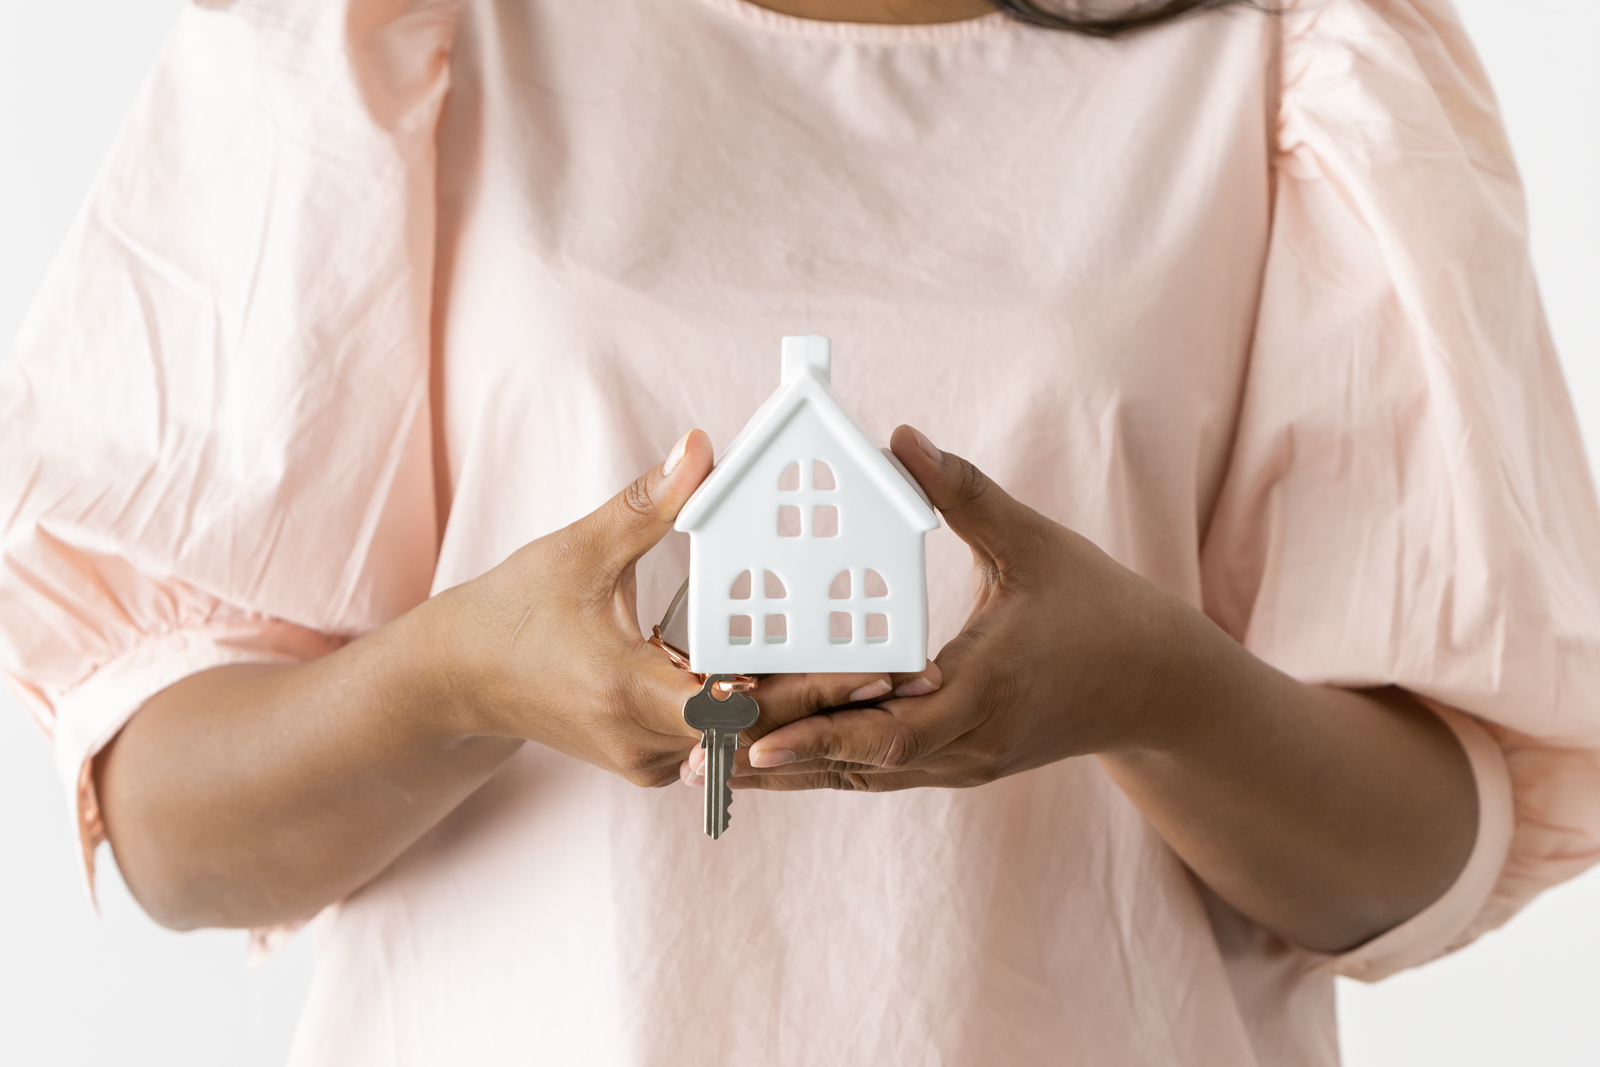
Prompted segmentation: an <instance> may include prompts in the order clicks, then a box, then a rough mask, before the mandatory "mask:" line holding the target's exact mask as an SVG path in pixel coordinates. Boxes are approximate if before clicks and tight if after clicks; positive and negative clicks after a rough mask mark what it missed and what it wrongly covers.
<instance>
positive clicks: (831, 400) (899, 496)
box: [675, 337, 939, 533]
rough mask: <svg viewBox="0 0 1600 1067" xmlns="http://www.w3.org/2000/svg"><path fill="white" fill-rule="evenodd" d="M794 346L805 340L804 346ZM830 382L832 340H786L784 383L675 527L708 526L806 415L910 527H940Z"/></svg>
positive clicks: (905, 476) (913, 483) (918, 490)
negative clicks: (771, 449)
mask: <svg viewBox="0 0 1600 1067" xmlns="http://www.w3.org/2000/svg"><path fill="white" fill-rule="evenodd" d="M793 342H802V343H804V345H805V347H804V348H802V346H801V345H799V344H794V343H793ZM817 342H821V344H818V343H817ZM796 349H800V350H801V352H802V353H803V355H801V356H799V357H796V356H793V355H791V353H793V352H794V351H795V350H796ZM819 350H820V352H819ZM830 378H831V360H830V359H829V358H828V350H827V338H825V337H805V338H796V337H786V338H784V375H783V382H782V384H780V385H779V387H778V389H777V391H776V392H774V393H773V394H772V396H770V397H769V398H768V399H767V402H766V403H764V404H762V405H761V407H760V408H759V409H758V410H757V411H756V413H755V415H754V416H752V417H751V419H750V421H749V422H748V423H746V424H745V427H744V429H743V430H741V431H739V435H738V436H737V437H735V438H734V439H733V442H732V443H731V444H730V445H729V446H728V449H727V451H726V452H725V453H724V454H723V457H722V461H721V462H719V463H718V464H717V465H716V466H715V467H714V468H712V471H711V473H710V474H709V475H707V476H706V480H705V481H704V482H702V483H700V488H698V489H697V490H695V492H694V495H693V496H691V497H690V498H689V500H688V502H687V503H685V504H684V506H683V510H682V511H680V512H679V513H678V521H677V523H676V524H675V526H676V528H677V529H678V530H681V531H685V532H690V533H692V532H694V531H696V530H698V529H700V528H701V527H702V526H704V524H705V523H706V522H707V521H708V520H709V519H710V518H711V516H712V515H713V514H715V512H716V511H717V509H718V507H720V506H721V504H722V502H723V501H724V500H725V499H727V497H728V495H729V494H730V493H732V492H733V491H734V489H735V487H737V486H738V485H739V483H740V482H742V481H743V480H744V478H745V477H746V475H747V474H748V473H749V471H750V467H751V465H752V464H753V463H755V461H756V460H757V458H758V457H760V456H761V455H763V454H764V453H765V452H766V449H767V447H768V446H769V445H770V444H771V443H772V440H773V438H774V437H776V436H777V435H778V433H779V432H780V431H782V430H783V428H784V427H785V426H787V425H788V424H789V423H790V421H791V420H793V419H795V418H797V417H800V416H801V412H802V411H805V412H806V414H807V415H809V416H811V417H813V418H815V419H817V420H818V421H819V422H820V423H821V425H822V426H823V427H824V428H825V429H826V431H827V432H828V433H829V435H830V436H831V437H832V438H833V439H834V441H835V442H836V443H837V445H838V446H839V448H840V449H842V450H843V451H844V452H846V453H847V454H848V455H849V456H850V457H851V458H852V459H853V460H854V461H855V462H856V464H857V465H858V466H859V467H860V469H861V470H862V471H863V473H864V474H865V475H866V477H867V479H868V481H869V482H870V483H871V484H872V486H873V487H875V488H876V489H877V490H878V491H879V492H881V493H882V494H883V495H884V496H885V497H886V498H887V499H888V500H889V501H890V502H891V503H892V504H893V505H894V508H895V511H896V512H897V513H898V514H899V515H900V516H901V517H902V518H903V519H904V520H905V522H906V524H907V526H908V527H909V528H910V529H913V530H917V531H920V532H922V533H926V532H928V531H929V530H935V529H938V527H939V517H938V515H937V513H935V512H934V510H933V507H932V505H931V503H930V502H929V500H928V496H927V494H926V493H924V492H923V491H922V487H921V486H919V485H918V484H917V483H916V479H914V478H912V477H911V474H910V472H909V471H907V470H906V469H905V467H904V465H902V464H901V462H900V461H899V460H898V459H897V458H895V456H894V453H892V452H890V451H889V450H888V449H886V448H885V449H879V448H878V447H876V446H875V445H873V443H872V441H871V439H870V438H869V437H868V436H867V433H866V431H865V430H863V429H862V428H861V424H860V423H859V422H858V421H857V420H856V419H855V417H854V416H852V415H851V414H850V411H849V409H848V408H847V407H846V406H845V405H844V403H843V402H842V401H841V400H840V399H839V397H838V396H837V395H836V394H835V393H834V392H833V389H832V387H831V386H830V384H829V381H830ZM763 495H764V494H763Z"/></svg>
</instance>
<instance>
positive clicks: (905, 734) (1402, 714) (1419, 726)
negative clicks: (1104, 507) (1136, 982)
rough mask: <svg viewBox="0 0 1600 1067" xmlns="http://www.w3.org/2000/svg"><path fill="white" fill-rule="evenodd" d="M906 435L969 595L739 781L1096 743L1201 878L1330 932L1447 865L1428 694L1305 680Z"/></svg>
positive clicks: (1387, 922) (922, 774)
mask: <svg viewBox="0 0 1600 1067" xmlns="http://www.w3.org/2000/svg"><path fill="white" fill-rule="evenodd" d="M893 443H894V451H895V455H897V456H898V457H900V460H901V462H903V463H904V464H905V465H906V467H907V469H909V470H910V471H911V473H912V474H913V475H914V476H915V477H916V479H917V481H918V482H920V483H921V484H922V487H923V488H924V489H925V490H927V493H928V496H929V497H930V498H931V499H932V500H933V502H934V504H935V505H936V506H937V507H938V508H939V510H940V511H941V512H942V513H943V514H944V518H945V520H946V521H947V522H948V523H949V524H950V528H951V529H952V530H954V531H955V532H956V533H957V534H958V535H960V537H961V538H962V540H964V541H966V542H967V544H968V545H969V546H971V548H972V555H973V561H974V564H975V566H974V568H973V580H974V582H975V585H976V588H975V590H974V592H975V594H976V595H975V597H974V600H975V603H974V607H973V610H972V615H971V616H970V617H969V618H968V619H967V624H966V626H965V628H964V629H963V630H962V631H961V633H960V635H959V636H957V637H956V638H955V640H953V641H951V642H950V643H949V644H948V645H946V646H945V647H944V648H943V649H942V650H941V651H940V653H939V658H938V661H937V663H936V664H933V665H930V666H929V668H928V670H927V671H926V672H924V676H913V677H911V678H909V679H904V680H902V679H895V681H897V682H898V683H899V684H898V688H897V689H896V690H895V691H894V699H890V700H887V701H886V702H884V703H883V704H881V705H879V706H877V707H868V708H861V709H851V710H840V711H834V712H829V713H824V714H818V715H813V716H811V717H809V718H803V719H798V720H796V721H794V722H790V723H788V724H787V725H784V726H780V727H778V728H777V729H775V730H773V731H772V732H771V733H769V734H767V735H766V736H764V737H761V738H760V739H758V740H757V741H756V742H755V743H754V744H753V745H752V746H751V747H750V749H749V750H748V752H740V753H739V754H738V756H737V757H736V759H737V762H738V770H737V771H736V774H737V777H735V778H734V784H735V785H736V786H737V787H739V788H741V789H819V788H832V789H854V790H866V791H885V790H891V789H905V788H909V787H912V786H970V785H980V784H982V783H984V782H990V781H993V780H994V779H996V778H1002V777H1004V776H1006V775H1008V774H1016V773H1017V772H1018V771H1025V770H1028V769H1030V768H1033V767H1039V766H1042V765H1044V764H1047V763H1052V762H1055V761H1056V760H1061V759H1065V758H1067V757H1069V756H1078V755H1084V754H1087V753H1095V754H1096V755H1097V756H1098V758H1099V763H1100V766H1101V767H1102V768H1103V769H1104V770H1105V771H1106V772H1107V773H1108V774H1109V775H1110V776H1111V778H1112V779H1113V780H1115V781H1116V783H1117V784H1118V785H1119V786H1120V787H1121V789H1122V791H1123V792H1124V793H1125V794H1126V795H1127V796H1128V798H1129V799H1130V800H1132V801H1133V803H1134V805H1135V806H1137V807H1138V808H1139V810H1140V812H1141V813H1143V815H1144V816H1145V818H1146V819H1148V820H1149V821H1150V823H1151V825H1152V826H1153V827H1154V828H1155V829H1156V831H1157V832H1158V833H1160V834H1161V836H1162V837H1163V838H1164V839H1165V840H1166V842H1167V844H1169V845H1170V846H1172V848H1173V850H1174V851H1176V852H1177V854H1178V855H1179V856H1180V857H1181V858H1182V859H1183V861H1184V862H1185V863H1186V864H1188V866H1189V868H1190V869H1191V870H1193V871H1194V872H1195V874H1197V875H1198V876H1199V877H1200V878H1201V879H1202V880H1203V881H1205V882H1206V884H1207V885H1209V886H1210V887H1211V888H1212V889H1213V890H1215V891H1216V892H1217V893H1218V894H1219V895H1220V896H1221V897H1222V898H1223V899H1225V900H1227V901H1228V902H1229V903H1231V904H1232V905H1233V906H1234V907H1236V908H1237V909H1239V911H1241V912H1243V913H1244V914H1245V915H1247V916H1249V917H1250V918H1252V919H1254V920H1255V921H1256V922H1258V923H1260V924H1261V925H1262V926H1264V927H1266V928H1267V929H1268V930H1272V931H1273V932H1275V933H1277V934H1279V935H1281V936H1283V937H1284V938H1286V939H1287V940H1289V941H1291V942H1293V943H1295V944H1298V945H1301V946H1303V947H1305V948H1310V949H1314V950H1317V951H1321V952H1339V951H1344V950H1345V949H1348V948H1349V947H1351V946H1353V945H1357V944H1360V943H1361V942H1363V941H1366V940H1367V939H1369V938H1371V937H1373V936H1375V935H1377V934H1379V933H1381V932H1383V931H1384V930H1387V929H1390V928H1392V927H1393V926H1394V925H1395V924H1396V923H1399V922H1401V921H1403V920H1405V919H1407V918H1409V917H1410V916H1412V915H1415V914H1417V913H1418V912H1419V911H1421V910H1422V908H1423V907H1425V906H1426V905H1427V904H1428V903H1429V902H1431V901H1433V900H1436V899H1438V897H1439V896H1440V894H1442V893H1443V892H1444V891H1445V889H1446V888H1447V887H1448V886H1449V885H1450V884H1451V882H1453V881H1454V880H1455V878H1456V876H1457V874H1458V873H1459V872H1460V871H1461V869H1462V866H1463V865H1464V864H1465V863H1466V861H1467V856H1468V855H1469V854H1470V853H1471V851H1472V846H1473V842H1474V841H1475V840H1476V837H1477V827H1478V812H1477V784H1476V779H1475V776H1474V773H1473V770H1472V767H1471V765H1470V763H1469V762H1468V759H1467V756H1466V753H1465V751H1464V750H1463V748H1462V746H1461V743H1460V742H1458V741H1457V739H1456V736H1455V734H1454V732H1453V731H1452V730H1451V729H1450V728H1449V727H1448V726H1447V725H1446V724H1445V722H1444V721H1443V720H1442V719H1441V718H1440V717H1439V716H1438V715H1436V714H1435V713H1434V712H1433V711H1432V710H1430V709H1429V708H1427V707H1426V706H1424V705H1423V704H1421V703H1419V702H1418V701H1417V700H1416V699H1414V698H1413V697H1411V696H1410V695H1409V694H1407V693H1405V692H1403V691H1401V690H1398V689H1392V688H1388V689H1372V690H1350V689H1340V688H1336V687H1332V686H1320V685H1307V684H1305V683H1303V682H1300V681H1298V680H1296V679H1295V678H1292V677H1290V676H1289V675H1287V674H1284V673H1283V672H1281V671H1279V670H1276V669H1275V668H1273V667H1272V666H1271V665H1270V664H1267V663H1265V662H1263V661H1262V660H1260V659H1258V658H1256V657H1255V656H1253V655H1251V653H1250V652H1249V650H1247V649H1245V648H1244V647H1243V646H1242V645H1240V644H1239V643H1238V642H1236V641H1234V640H1233V639H1232V638H1231V637H1229V636H1228V635H1227V634H1226V633H1224V632H1223V631H1222V630H1221V628H1219V627H1218V626H1216V625H1215V624H1214V623H1212V622H1211V620H1209V619H1207V618H1206V617H1205V615H1203V614H1202V613H1201V612H1200V611H1199V610H1197V609H1196V608H1194V607H1193V606H1191V605H1190V604H1188V603H1186V602H1185V601H1183V600H1182V599H1181V598H1179V597H1177V596H1176V595H1173V594H1171V593H1167V592H1164V591H1163V590H1161V589H1159V588H1157V587H1156V586H1155V585H1154V584H1152V583H1151V582H1149V581H1147V580H1145V579H1143V578H1140V577H1139V576H1138V575H1136V574H1134V573H1132V572H1131V571H1129V570H1127V569H1126V568H1124V567H1122V566H1120V565H1119V564H1117V563H1116V562H1115V561H1113V560H1112V559H1111V558H1110V557H1109V556H1107V555H1106V554H1105V553H1103V552H1101V551H1100V550H1099V549H1097V548H1096V547H1095V546H1094V545H1092V544H1090V543H1089V542H1088V541H1087V540H1085V539H1084V538H1082V537H1080V536H1078V535H1077V534H1075V533H1073V532H1072V531H1071V530H1068V529H1066V528H1065V527H1063V526H1061V525H1060V524H1059V523H1055V522H1052V521H1050V520H1049V519H1047V518H1045V517H1044V516H1042V515H1040V514H1039V513H1038V512H1036V511H1034V510H1033V509H1032V508H1029V507H1026V506H1025V505H1023V504H1021V503H1018V502H1017V501H1016V500H1013V499H1012V498H1011V497H1010V496H1008V495H1007V494H1006V492H1005V491H1004V490H1003V489H1001V488H1000V487H999V486H997V485H995V484H994V483H993V482H991V481H989V480H988V479H987V478H985V477H984V475H983V473H982V472H981V471H979V470H978V469H977V468H976V467H974V466H972V464H970V463H968V462H967V461H966V460H963V459H961V458H960V457H958V456H951V455H943V454H941V453H940V452H939V450H938V449H936V448H934V447H933V445H931V444H929V443H928V442H927V440H926V438H923V437H922V436H921V435H919V434H917V433H916V431H914V430H912V429H910V428H909V427H905V426H902V427H901V428H900V429H899V430H897V431H896V432H895V435H894V442H893ZM941 680H942V682H943V685H942V686H938V683H939V682H940V681H941ZM936 687H937V688H936ZM919 694H920V695H919ZM697 769H698V768H691V770H697ZM696 777H698V776H697V775H690V781H691V782H693V781H694V779H695V778H696Z"/></svg>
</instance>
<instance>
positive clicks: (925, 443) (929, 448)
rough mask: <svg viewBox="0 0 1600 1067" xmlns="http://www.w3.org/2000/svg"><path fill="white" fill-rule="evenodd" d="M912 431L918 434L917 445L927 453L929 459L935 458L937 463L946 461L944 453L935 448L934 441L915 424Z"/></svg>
mask: <svg viewBox="0 0 1600 1067" xmlns="http://www.w3.org/2000/svg"><path fill="white" fill-rule="evenodd" d="M911 432H912V434H913V435H915V436H916V439H917V447H918V448H920V449H922V451H923V452H925V453H927V455H928V458H929V459H931V460H933V461H934V462H935V463H943V462H944V453H943V452H940V451H939V450H938V449H937V448H935V447H934V446H933V442H932V441H930V440H928V438H927V436H926V435H925V434H924V433H923V432H922V431H921V430H919V429H917V428H916V427H915V426H913V427H911Z"/></svg>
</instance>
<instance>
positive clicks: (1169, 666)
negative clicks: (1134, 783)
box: [1108, 592, 1249, 754]
mask: <svg viewBox="0 0 1600 1067" xmlns="http://www.w3.org/2000/svg"><path fill="white" fill-rule="evenodd" d="M1153 601H1154V602H1153V603H1151V604H1149V605H1148V606H1147V607H1146V609H1145V611H1144V613H1143V619H1142V625H1141V626H1140V627H1139V637H1138V638H1136V640H1135V642H1134V645H1135V648H1136V653H1135V655H1134V656H1133V657H1132V662H1133V666H1132V669H1131V670H1130V671H1129V674H1128V677H1129V678H1130V679H1131V680H1132V684H1131V686H1130V691H1129V698H1128V706H1127V710H1126V713H1125V716H1124V720H1125V723H1126V727H1125V729H1124V730H1122V731H1121V732H1120V736H1119V738H1118V740H1117V744H1116V745H1115V746H1114V747H1112V748H1110V749H1108V751H1111V752H1118V753H1128V754H1132V753H1140V752H1142V753H1168V754H1172V753H1176V752H1178V751H1180V750H1182V749H1184V748H1185V747H1187V746H1188V745H1189V744H1191V743H1192V741H1193V736H1194V732H1195V730H1196V729H1204V728H1206V727H1207V724H1208V723H1212V720H1214V717H1215V716H1216V715H1218V714H1223V713H1225V710H1226V708H1225V705H1226V701H1223V700H1219V699H1217V697H1218V694H1219V693H1220V692H1223V691H1226V690H1227V689H1228V688H1229V687H1230V682H1229V679H1230V678H1232V679H1233V684H1235V685H1237V684H1242V683H1243V681H1244V678H1243V677H1242V675H1243V673H1244V671H1243V670H1242V668H1241V665H1240V663H1239V660H1240V659H1241V658H1242V659H1246V660H1247V659H1248V658H1249V654H1248V653H1247V652H1245V651H1244V649H1243V648H1241V647H1240V646H1239V645H1238V644H1237V643H1236V642H1234V641H1233V639H1232V638H1230V637H1229V636H1228V635H1227V634H1226V633H1224V632H1223V631H1222V630H1221V629H1220V628H1219V627H1218V626H1217V625H1216V624H1215V623H1213V622H1212V621H1211V620H1210V619H1209V618H1207V617H1206V616H1205V615H1204V614H1203V613H1201V612H1200V611H1198V610H1196V609H1195V608H1194V607H1193V606H1192V605H1190V604H1189V603H1188V602H1187V601H1184V600H1182V599H1180V598H1179V597H1176V596H1172V595H1171V594H1168V593H1164V592H1160V593H1158V594H1157V596H1156V597H1154V598H1153Z"/></svg>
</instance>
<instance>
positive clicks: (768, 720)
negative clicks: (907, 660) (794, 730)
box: [743, 673, 894, 741]
mask: <svg viewBox="0 0 1600 1067" xmlns="http://www.w3.org/2000/svg"><path fill="white" fill-rule="evenodd" d="M893 691H894V676H893V675H890V674H887V673H879V674H822V673H818V674H774V675H771V676H769V677H766V678H763V679H761V684H760V685H759V686H757V688H756V691H755V693H754V696H755V698H756V703H757V704H759V705H760V706H761V716H760V718H758V719H757V720H756V724H755V725H754V726H752V727H751V728H750V729H748V730H746V731H745V732H744V735H743V736H744V738H745V740H746V741H754V740H755V739H756V738H758V737H762V736H765V735H766V734H769V733H771V732H772V731H773V730H776V729H778V728H779V727H781V726H784V725H786V724H788V723H791V722H794V721H795V720H796V719H803V718H805V717H806V716H808V715H815V714H816V713H817V712H819V711H823V710H826V709H828V708H837V707H841V706H844V705H848V704H856V703H859V702H861V701H869V700H880V699H882V698H884V697H887V696H888V695H889V694H890V693H892V692H893Z"/></svg>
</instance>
